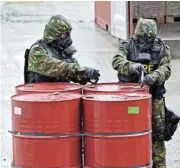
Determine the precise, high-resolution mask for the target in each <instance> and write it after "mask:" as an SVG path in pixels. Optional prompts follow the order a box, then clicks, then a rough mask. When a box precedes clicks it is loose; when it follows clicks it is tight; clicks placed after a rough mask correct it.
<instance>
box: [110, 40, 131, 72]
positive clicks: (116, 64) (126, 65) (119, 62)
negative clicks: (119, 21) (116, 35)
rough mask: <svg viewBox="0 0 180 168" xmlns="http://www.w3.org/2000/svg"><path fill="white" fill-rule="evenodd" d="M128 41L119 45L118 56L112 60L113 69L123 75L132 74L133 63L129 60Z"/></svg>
mask: <svg viewBox="0 0 180 168" xmlns="http://www.w3.org/2000/svg"><path fill="white" fill-rule="evenodd" d="M128 43H129V42H127V41H123V42H121V43H120V45H119V51H118V52H117V54H116V55H115V56H114V57H113V60H112V67H113V68H114V70H117V71H118V72H119V73H120V74H122V75H129V74H130V66H131V65H132V64H133V62H131V61H128V60H127V54H128V51H127V47H128Z"/></svg>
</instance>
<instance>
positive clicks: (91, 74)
mask: <svg viewBox="0 0 180 168" xmlns="http://www.w3.org/2000/svg"><path fill="white" fill-rule="evenodd" d="M85 76H86V78H87V79H88V82H90V83H97V82H98V80H99V77H100V73H99V71H98V70H96V69H93V68H90V67H86V68H85ZM92 80H95V82H92Z"/></svg>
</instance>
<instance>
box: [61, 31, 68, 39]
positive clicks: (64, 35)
mask: <svg viewBox="0 0 180 168" xmlns="http://www.w3.org/2000/svg"><path fill="white" fill-rule="evenodd" d="M68 36H69V32H64V33H62V35H61V38H63V39H65V38H67V37H68Z"/></svg>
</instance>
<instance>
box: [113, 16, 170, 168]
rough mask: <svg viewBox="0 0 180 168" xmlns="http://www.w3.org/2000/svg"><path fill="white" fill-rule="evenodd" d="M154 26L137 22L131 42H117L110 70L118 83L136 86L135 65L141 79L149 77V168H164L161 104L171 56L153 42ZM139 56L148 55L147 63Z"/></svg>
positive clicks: (141, 20)
mask: <svg viewBox="0 0 180 168" xmlns="http://www.w3.org/2000/svg"><path fill="white" fill-rule="evenodd" d="M156 35H157V25H156V22H155V21H154V20H151V19H142V18H141V19H140V20H139V21H138V23H137V26H136V29H135V37H134V39H129V40H127V41H121V42H120V46H119V51H118V53H117V54H116V55H115V56H114V57H113V60H112V66H113V68H114V69H115V70H117V71H118V78H119V80H120V81H121V82H138V81H139V79H140V76H137V75H134V74H132V72H131V68H132V66H133V65H134V64H135V63H141V64H143V65H144V67H145V75H148V74H150V75H151V77H152V80H153V84H152V85H151V86H150V92H151V94H152V141H153V144H152V152H153V156H152V158H153V168H165V167H166V160H165V155H166V148H165V143H164V139H163V132H164V124H165V102H164V98H163V94H164V93H165V92H166V90H165V88H164V83H165V81H166V80H168V78H169V77H170V75H171V66H170V61H171V55H170V50H169V47H168V46H166V45H165V44H164V42H163V41H162V40H161V39H158V38H156ZM144 36H145V37H147V38H148V40H150V41H152V40H153V42H152V43H151V45H145V46H142V45H141V44H139V41H138V40H141V38H143V37H144ZM140 53H143V54H144V55H145V54H146V53H149V54H150V56H151V59H150V60H149V61H147V60H146V59H141V58H140V56H139V55H140Z"/></svg>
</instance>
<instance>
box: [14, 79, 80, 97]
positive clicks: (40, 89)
mask: <svg viewBox="0 0 180 168" xmlns="http://www.w3.org/2000/svg"><path fill="white" fill-rule="evenodd" d="M15 89H16V94H17V95H19V94H24V93H49V92H73V93H79V94H81V92H82V86H81V85H80V84H75V83H62V82H40V83H29V84H24V85H18V86H16V88H15Z"/></svg>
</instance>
